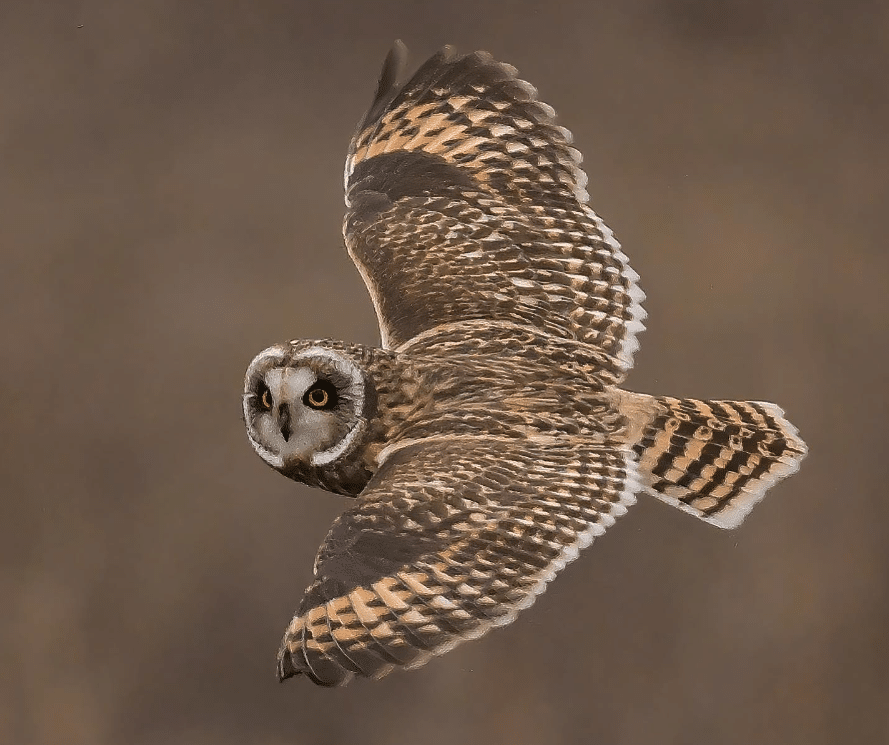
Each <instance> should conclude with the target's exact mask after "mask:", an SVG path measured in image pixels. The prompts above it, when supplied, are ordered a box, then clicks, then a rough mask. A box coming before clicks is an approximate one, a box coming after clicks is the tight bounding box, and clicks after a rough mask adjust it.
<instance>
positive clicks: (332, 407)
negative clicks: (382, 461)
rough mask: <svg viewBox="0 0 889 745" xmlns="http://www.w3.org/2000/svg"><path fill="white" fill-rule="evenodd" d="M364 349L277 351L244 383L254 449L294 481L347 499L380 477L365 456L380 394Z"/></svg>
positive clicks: (282, 347) (263, 355) (265, 355)
mask: <svg viewBox="0 0 889 745" xmlns="http://www.w3.org/2000/svg"><path fill="white" fill-rule="evenodd" d="M366 364H367V355H366V354H362V350H361V349H360V348H352V349H349V348H347V345H343V344H337V343H335V342H291V343H286V344H276V345H274V346H271V347H269V348H268V349H266V350H264V351H262V352H260V353H259V354H258V355H257V356H256V357H255V358H254V359H253V361H252V362H251V363H250V366H249V367H248V368H247V373H246V376H245V379H244V401H243V405H244V421H245V423H246V425H247V436H248V437H249V438H250V442H251V443H252V445H253V448H254V450H256V452H257V453H258V454H259V456H260V457H261V458H262V459H263V460H264V461H265V462H266V463H268V464H269V465H270V466H271V467H272V468H274V469H275V470H276V471H279V472H280V473H282V474H284V475H285V476H288V477H289V478H292V479H295V480H297V481H301V482H303V483H307V484H310V485H312V486H320V487H322V488H325V489H328V490H330V491H334V492H337V493H340V494H349V495H354V494H357V493H358V492H360V491H361V489H363V488H364V486H365V484H366V483H367V481H368V479H369V478H370V476H371V475H372V473H373V464H372V463H371V462H370V461H369V460H368V459H367V458H365V457H363V456H364V450H365V449H366V447H367V445H368V440H369V435H370V434H371V433H370V432H369V429H371V428H370V426H369V423H370V422H372V421H373V420H375V419H376V414H377V395H376V389H375V386H374V383H373V379H372V376H371V375H370V374H369V372H368V370H367V369H366Z"/></svg>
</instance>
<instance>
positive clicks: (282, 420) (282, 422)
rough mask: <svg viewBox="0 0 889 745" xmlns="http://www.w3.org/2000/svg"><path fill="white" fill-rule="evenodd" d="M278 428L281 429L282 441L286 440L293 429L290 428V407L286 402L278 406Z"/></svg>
mask: <svg viewBox="0 0 889 745" xmlns="http://www.w3.org/2000/svg"><path fill="white" fill-rule="evenodd" d="M278 428H279V429H280V430H281V436H282V437H283V438H284V442H288V441H289V440H290V435H291V434H293V430H292V429H291V428H290V407H289V406H288V405H287V404H281V405H280V406H278Z"/></svg>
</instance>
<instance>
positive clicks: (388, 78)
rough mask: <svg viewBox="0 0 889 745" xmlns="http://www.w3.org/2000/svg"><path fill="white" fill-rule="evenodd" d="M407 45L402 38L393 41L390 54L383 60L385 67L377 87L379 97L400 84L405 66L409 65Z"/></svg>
mask: <svg viewBox="0 0 889 745" xmlns="http://www.w3.org/2000/svg"><path fill="white" fill-rule="evenodd" d="M407 54H408V52H407V46H406V45H405V43H404V42H403V41H402V40H401V39H396V40H395V41H394V42H393V43H392V48H391V49H390V50H389V54H387V55H386V60H385V61H384V62H383V69H382V70H381V71H380V83H379V86H378V87H377V98H380V97H381V96H384V95H385V94H386V92H387V91H389V90H391V89H392V88H393V87H395V86H396V85H398V83H399V81H400V79H401V77H402V75H403V74H404V68H405V66H406V65H407Z"/></svg>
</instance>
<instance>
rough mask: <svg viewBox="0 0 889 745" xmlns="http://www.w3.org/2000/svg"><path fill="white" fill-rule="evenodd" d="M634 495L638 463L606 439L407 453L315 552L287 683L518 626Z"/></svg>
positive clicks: (292, 637) (281, 658) (283, 673)
mask: <svg viewBox="0 0 889 745" xmlns="http://www.w3.org/2000/svg"><path fill="white" fill-rule="evenodd" d="M637 486H638V485H637V482H636V478H635V463H634V462H633V460H632V456H631V455H630V454H629V453H628V452H626V451H623V450H621V449H619V448H617V447H614V446H612V445H608V444H606V445H598V446H593V447H586V448H585V447H583V446H579V445H578V444H577V443H567V444H565V443H563V444H561V445H558V444H551V445H545V444H540V443H537V444H532V443H524V444H517V443H515V442H509V441H506V440H500V441H498V440H491V439H489V438H484V439H482V438H457V439H449V440H447V441H444V442H442V441H441V440H440V439H438V438H436V439H435V440H430V441H420V442H419V443H416V444H413V445H408V446H405V447H403V448H402V449H401V450H398V451H396V452H394V453H393V454H392V455H391V456H390V457H389V458H388V459H387V460H386V462H385V463H384V464H383V465H382V466H381V468H380V470H379V471H378V472H377V474H376V475H375V476H374V478H373V479H372V480H371V482H370V484H369V485H368V487H367V489H366V490H365V491H364V492H362V494H361V496H360V497H359V498H358V504H357V505H355V506H354V507H353V508H352V509H350V510H348V511H347V512H345V513H344V514H343V515H342V516H341V517H340V518H339V519H338V520H337V521H336V522H335V523H334V525H333V527H332V529H331V531H330V533H329V534H328V536H327V538H326V540H325V542H324V544H323V545H322V547H321V549H320V550H319V553H318V558H317V561H316V564H315V581H314V583H313V584H312V585H311V587H309V589H308V590H307V591H306V594H305V597H304V598H303V601H302V604H301V605H300V608H299V610H298V612H297V614H296V617H295V618H294V619H293V621H292V622H291V624H290V626H289V627H288V629H287V632H286V634H285V637H284V641H283V643H282V647H281V650H280V652H279V654H278V674H279V677H280V678H281V679H284V678H288V677H290V676H292V675H297V674H305V675H307V676H309V677H310V678H311V679H312V680H313V681H314V682H316V683H319V684H322V685H343V684H345V683H347V682H348V681H349V680H351V679H352V678H353V677H355V676H363V677H373V678H378V677H382V676H383V675H385V674H387V673H388V672H390V671H391V670H392V669H394V668H396V667H417V666H419V665H421V664H423V663H424V662H425V661H426V660H428V659H429V657H430V656H432V655H436V654H441V653H443V652H445V651H447V650H449V649H451V648H452V647H453V646H455V645H456V644H459V643H460V642H462V641H464V640H467V639H471V638H475V637H478V636H480V635H482V634H484V633H485V632H486V631H488V630H489V629H491V628H493V627H495V626H499V625H503V624H505V623H509V622H510V621H511V620H512V619H513V618H514V617H515V615H516V613H518V611H519V610H521V609H522V608H525V607H527V606H529V605H530V604H531V603H532V602H533V601H534V598H535V596H536V595H537V594H539V593H540V592H542V591H543V590H544V589H545V586H546V583H547V582H548V581H549V580H550V579H552V578H553V576H554V575H555V573H556V572H557V571H558V570H559V569H561V568H562V567H563V566H564V565H565V564H566V563H568V562H569V561H571V560H573V559H574V558H575V557H576V556H577V553H578V551H579V549H581V548H583V547H585V546H586V545H588V544H589V543H590V542H591V541H592V539H593V537H594V536H597V535H600V534H601V533H602V532H604V530H605V529H606V528H607V527H608V526H610V525H611V524H612V523H613V522H614V518H615V517H617V516H619V515H621V514H623V513H624V512H626V508H627V506H628V505H630V504H632V503H633V502H634V501H635V497H634V496H633V495H634V493H635V491H636V489H637Z"/></svg>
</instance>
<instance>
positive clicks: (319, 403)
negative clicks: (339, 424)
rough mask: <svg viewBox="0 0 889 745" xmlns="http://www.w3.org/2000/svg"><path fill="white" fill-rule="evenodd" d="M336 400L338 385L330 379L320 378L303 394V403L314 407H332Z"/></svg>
mask: <svg viewBox="0 0 889 745" xmlns="http://www.w3.org/2000/svg"><path fill="white" fill-rule="evenodd" d="M336 402H337V393H336V386H334V385H333V383H331V382H330V381H329V380H319V381H318V382H317V383H315V385H313V386H312V387H311V388H309V390H307V391H306V395H305V396H303V403H304V404H305V405H306V406H310V407H311V408H313V409H332V408H333V407H334V406H336Z"/></svg>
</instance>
